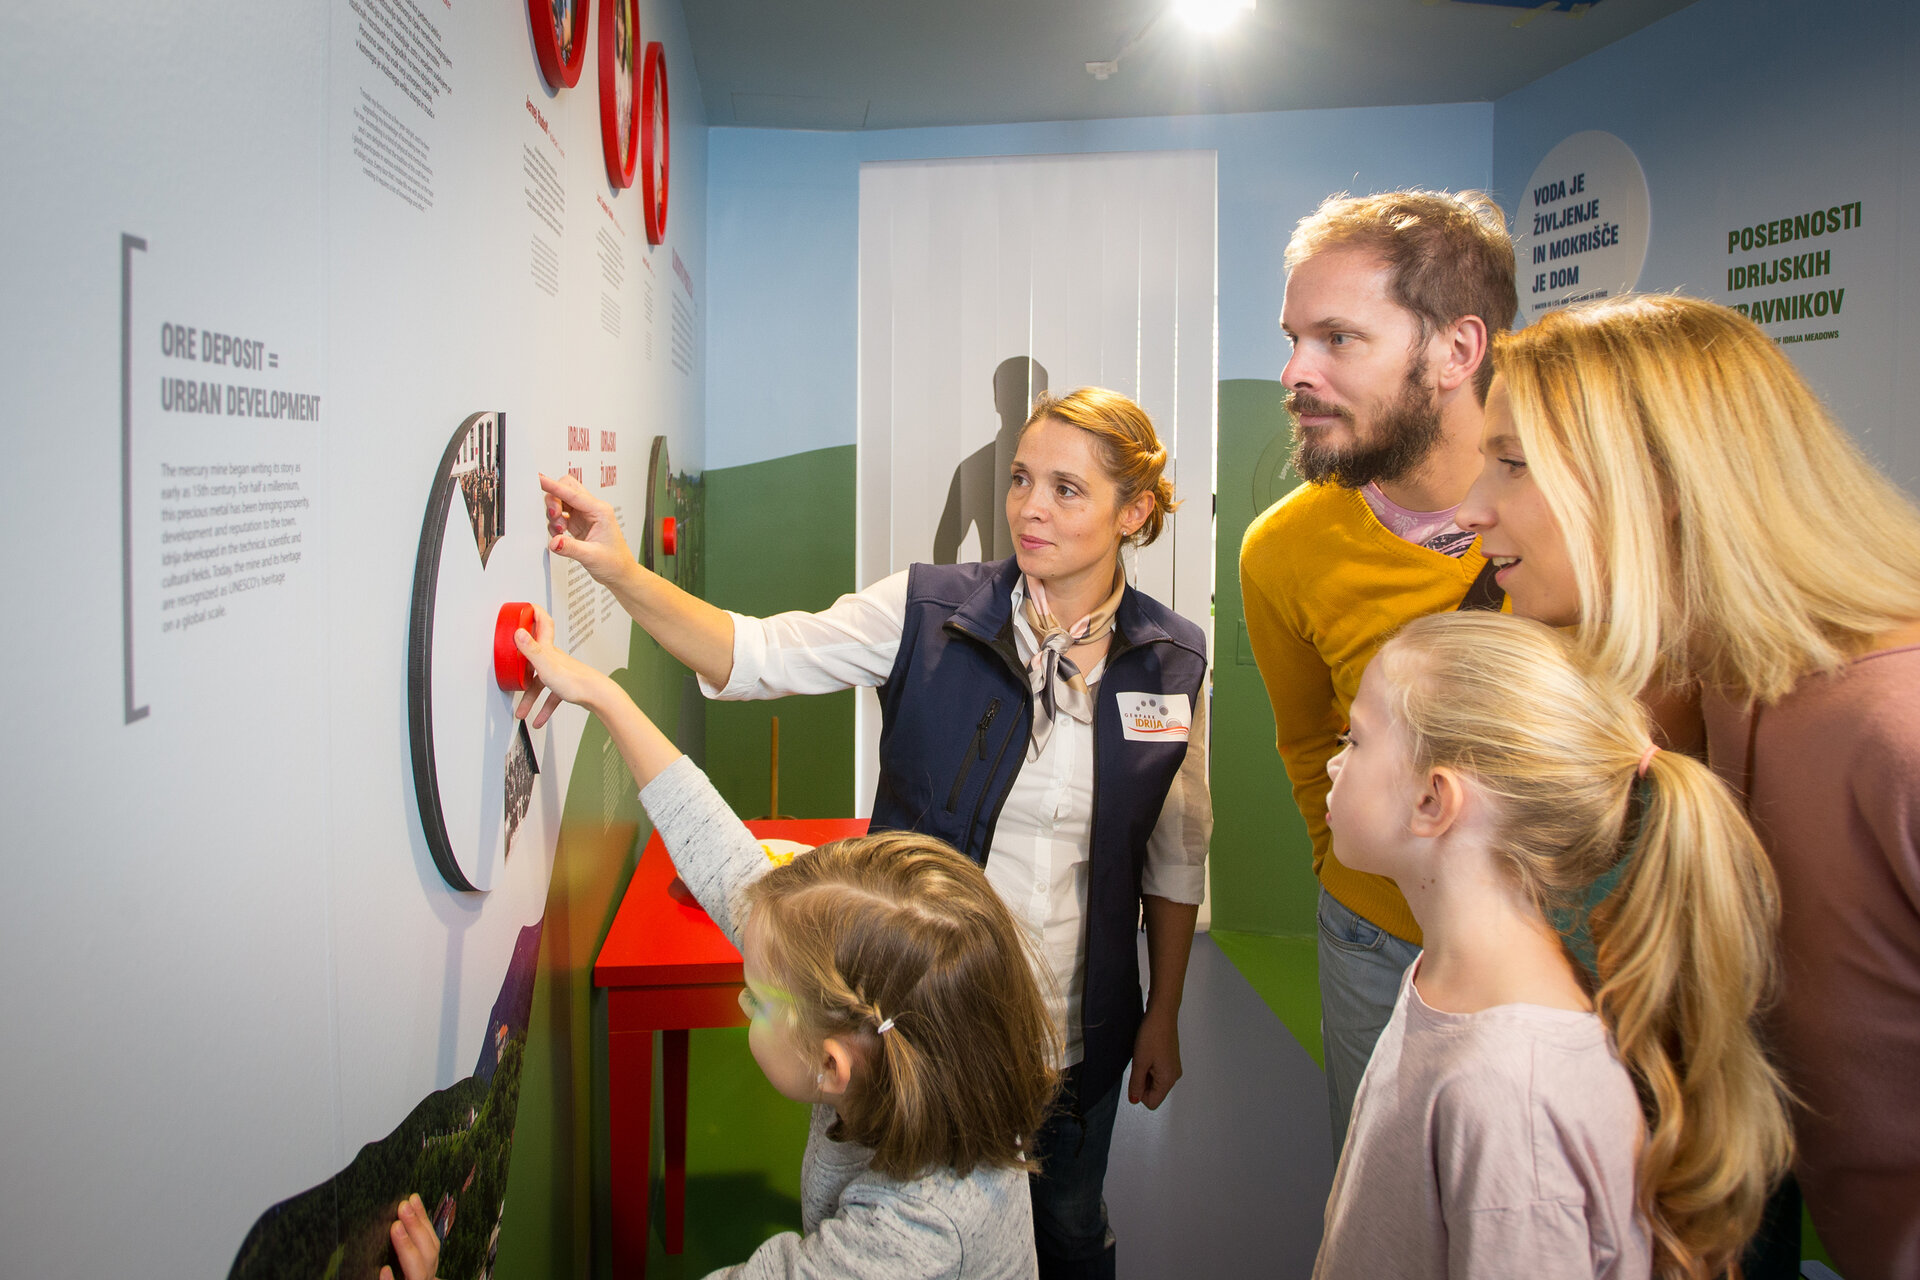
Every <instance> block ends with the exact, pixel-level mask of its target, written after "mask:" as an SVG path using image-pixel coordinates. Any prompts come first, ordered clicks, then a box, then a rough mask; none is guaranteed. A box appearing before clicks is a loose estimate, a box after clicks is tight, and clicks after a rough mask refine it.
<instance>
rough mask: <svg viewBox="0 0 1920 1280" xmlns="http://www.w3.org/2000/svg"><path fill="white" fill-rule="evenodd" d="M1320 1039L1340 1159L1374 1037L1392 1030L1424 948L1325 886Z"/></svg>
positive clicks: (1322, 894) (1321, 915)
mask: <svg viewBox="0 0 1920 1280" xmlns="http://www.w3.org/2000/svg"><path fill="white" fill-rule="evenodd" d="M1318 914H1319V918H1320V930H1319V932H1320V1039H1321V1042H1322V1043H1323V1044H1324V1045H1325V1047H1326V1058H1327V1104H1328V1107H1329V1109H1330V1110H1331V1112H1332V1119H1333V1151H1334V1157H1335V1159H1338V1158H1339V1155H1340V1152H1341V1150H1342V1149H1344V1148H1345V1146H1346V1144H1347V1125H1348V1123H1349V1122H1350V1121H1351V1120H1352V1119H1353V1095H1354V1094H1356V1093H1358V1092H1359V1090H1360V1077H1361V1076H1363V1075H1365V1074H1366V1073H1367V1060H1368V1059H1369V1058H1371V1057H1373V1046H1374V1042H1375V1041H1377V1040H1379V1039H1380V1033H1381V1032H1382V1031H1385V1030H1386V1029H1387V1020H1388V1019H1389V1018H1391V1017H1392V1016H1393V1006H1394V1002H1395V1001H1397V1000H1399V998H1400V979H1401V978H1402V977H1403V976H1405V974H1406V972H1407V966H1408V965H1410V964H1412V963H1413V961H1414V958H1415V957H1417V956H1418V955H1419V954H1420V948H1418V947H1416V946H1414V945H1413V944H1412V943H1411V942H1408V941H1406V940H1404V939H1402V938H1396V937H1394V936H1393V935H1392V934H1390V933H1388V932H1387V931H1386V930H1385V929H1382V928H1380V927H1379V926H1378V925H1374V924H1370V923H1368V922H1367V921H1366V920H1365V919H1364V918H1362V917H1361V916H1360V915H1358V914H1356V913H1355V912H1353V911H1351V910H1349V909H1348V908H1347V907H1346V906H1344V905H1342V904H1341V902H1340V901H1339V899H1337V898H1335V897H1334V896H1333V895H1332V894H1330V893H1328V892H1327V891H1326V890H1325V889H1322V890H1320V910H1319V913H1318Z"/></svg>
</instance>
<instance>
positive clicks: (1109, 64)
mask: <svg viewBox="0 0 1920 1280" xmlns="http://www.w3.org/2000/svg"><path fill="white" fill-rule="evenodd" d="M1253 5H1254V0H1173V2H1172V4H1171V6H1169V7H1170V8H1171V9H1172V11H1173V12H1175V13H1177V14H1179V15H1180V16H1181V17H1182V18H1183V19H1185V20H1186V22H1187V25H1188V26H1190V27H1192V28H1194V29H1195V30H1197V31H1202V32H1205V33H1207V34H1208V35H1215V34H1218V33H1219V32H1222V31H1225V30H1226V29H1227V28H1228V27H1229V26H1231V25H1232V24H1233V20H1234V19H1235V18H1237V17H1239V16H1240V15H1241V14H1243V13H1252V12H1253ZM1166 12H1167V10H1166V9H1155V10H1154V11H1153V15H1152V16H1151V17H1149V18H1148V19H1147V20H1146V22H1144V23H1142V24H1141V26H1140V29H1139V30H1138V31H1136V32H1134V33H1133V37H1132V38H1131V39H1130V40H1128V41H1127V42H1126V43H1125V44H1123V45H1121V46H1120V50H1119V52H1118V53H1115V54H1114V55H1113V56H1112V57H1111V58H1108V59H1107V60H1106V61H1105V62H1089V63H1087V64H1086V67H1087V74H1088V75H1090V76H1092V77H1093V78H1094V79H1095V80H1105V79H1108V78H1109V77H1111V76H1113V75H1114V74H1115V73H1116V72H1118V71H1119V70H1120V59H1122V58H1124V57H1126V56H1127V55H1128V54H1130V53H1132V52H1133V51H1134V50H1135V49H1137V48H1139V47H1140V42H1141V41H1143V40H1145V39H1146V38H1147V35H1148V34H1149V33H1150V32H1151V31H1152V30H1153V29H1154V27H1155V26H1157V25H1158V24H1159V22H1160V18H1161V16H1162V15H1163V14H1165V13H1166Z"/></svg>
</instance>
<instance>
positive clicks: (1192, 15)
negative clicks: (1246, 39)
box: [1173, 0, 1253, 35]
mask: <svg viewBox="0 0 1920 1280" xmlns="http://www.w3.org/2000/svg"><path fill="white" fill-rule="evenodd" d="M1173 10H1174V12H1175V13H1177V14H1179V15H1180V16H1181V17H1182V18H1185V19H1186V21H1187V25H1188V26H1190V27H1192V28H1193V29H1194V30H1196V31H1204V32H1207V33H1208V34H1209V35H1212V34H1217V33H1218V32H1221V31H1225V30H1226V29H1227V28H1228V27H1230V26H1232V25H1233V22H1234V20H1235V19H1236V18H1238V17H1239V16H1240V15H1241V14H1243V13H1252V12H1253V0H1173Z"/></svg>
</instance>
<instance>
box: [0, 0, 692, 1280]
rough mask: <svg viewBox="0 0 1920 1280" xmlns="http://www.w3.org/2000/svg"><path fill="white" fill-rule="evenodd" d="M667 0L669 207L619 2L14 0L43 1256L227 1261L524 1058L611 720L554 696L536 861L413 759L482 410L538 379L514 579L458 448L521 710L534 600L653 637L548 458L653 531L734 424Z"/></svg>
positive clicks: (485, 597)
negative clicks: (566, 73)
mask: <svg viewBox="0 0 1920 1280" xmlns="http://www.w3.org/2000/svg"><path fill="white" fill-rule="evenodd" d="M600 10H601V6H595V11H594V15H593V16H594V19H595V21H594V27H593V30H592V31H591V32H590V33H582V34H583V35H587V36H592V37H597V35H598V26H599V19H600V18H601V12H600ZM640 19H641V27H640V38H641V40H642V41H643V42H644V41H653V40H659V41H662V42H663V45H664V52H665V57H666V61H667V64H668V66H669V67H670V68H671V71H670V84H671V86H672V92H671V117H672V170H671V179H670V182H671V188H670V189H671V192H672V200H671V203H670V205H669V216H668V222H667V228H666V237H665V242H664V243H662V244H660V245H658V246H650V245H649V243H648V239H647V235H646V233H645V231H644V229H643V225H642V217H641V209H640V197H639V194H638V188H637V187H636V188H634V189H633V190H629V191H616V189H615V188H613V187H612V186H610V185H609V182H608V178H607V169H606V164H605V162H604V160H603V155H602V144H601V128H600V106H599V72H598V69H597V67H596V66H595V65H594V64H595V61H596V59H595V58H594V57H593V56H592V54H593V52H594V50H595V48H596V46H595V45H594V43H593V42H592V41H591V40H590V41H589V57H588V58H587V66H586V68H585V70H584V73H583V74H582V75H581V78H580V82H579V84H578V86H577V87H574V88H570V89H564V90H561V91H559V92H557V93H555V92H551V91H549V90H548V89H547V87H546V85H545V82H544V81H543V79H542V77H541V73H540V70H539V67H538V65H537V63H536V60H535V54H534V50H533V47H532V43H531V39H530V28H529V16H528V6H527V5H526V3H525V2H524V0H518V2H516V0H485V2H484V3H473V2H472V0H303V2H302V3H298V4H287V5H271V6H240V7H238V8H236V7H234V6H232V5H225V4H213V3H207V2H205V0H170V2H169V3H168V4H166V5H163V6H140V5H134V6H124V5H115V6H105V5H85V6H52V7H49V6H11V7H9V9H8V11H7V13H6V15H5V16H4V18H0V86H3V87H0V126H3V127H0V148H3V149H4V151H3V155H0V159H3V160H4V169H5V172H6V173H7V183H6V194H5V195H4V196H0V201H4V205H3V206H0V207H3V208H4V213H0V227H4V229H5V233H6V238H7V241H8V243H9V245H10V246H11V252H10V253H9V258H8V269H7V271H6V273H5V280H4V285H0V289H3V290H4V294H0V299H3V300H0V317H3V318H4V326H5V333H6V334H7V338H8V341H9V343H10V345H11V348H12V353H11V354H10V356H9V358H8V361H7V371H8V372H7V377H6V378H5V380H4V389H0V397H4V405H5V410H6V418H7V421H8V424H9V425H8V427H7V429H6V431H5V434H4V436H0V457H3V458H4V464H3V467H0V469H3V470H4V473H5V474H6V475H9V476H12V477H14V481H15V484H16V486H17V487H19V488H20V489H21V490H22V492H21V493H20V494H19V495H18V496H17V497H16V499H15V500H14V501H13V502H11V503H9V504H7V506H6V510H5V513H4V515H0V522H4V523H3V525H0V527H4V530H5V542H6V545H7V546H9V547H10V548H12V551H11V552H10V554H9V555H8V557H7V559H6V566H5V569H4V570H3V571H0V572H4V575H5V583H6V592H7V596H8V598H9V599H11V600H12V601H13V602H14V603H15V606H16V609H17V616H18V618H19V621H20V624H21V626H20V639H21V641H22V644H23V646H24V647H25V648H26V649H27V650H28V651H29V653H30V655H31V656H30V657H26V658H25V660H24V662H23V664H22V667H23V670H24V671H26V672H29V673H30V675H28V676H27V678H26V680H25V681H24V682H23V688H22V690H21V692H22V693H23V694H24V695H25V699H24V703H25V705H23V706H22V708H21V712H22V714H21V722H22V723H21V728H20V730H19V731H18V732H16V734H15V736H14V745H13V746H12V747H10V748H9V749H8V751H7V753H6V761H7V768H6V770H5V777H4V781H3V782H0V797H3V801H0V802H3V803H4V809H5V812H6V814H7V819H6V829H7V833H8V834H7V837H6V854H5V857H4V860H3V861H0V903H4V910H5V913H6V915H5V920H6V923H5V927H4V928H0V965H3V966H4V968H5V969H6V970H7V971H8V972H9V973H10V974H11V975H12V980H11V981H10V982H9V983H8V986H7V994H6V996H4V997H0V1008H3V1009H4V1022H5V1025H6V1027H7V1028H8V1034H7V1035H6V1036H5V1038H4V1045H3V1046H0V1079H4V1081H5V1086H6V1091H7V1103H6V1105H5V1106H4V1107H0V1152H4V1153H5V1155H4V1158H3V1159H0V1240H4V1242H5V1244H4V1255H3V1258H4V1260H3V1262H0V1270H4V1271H5V1272H6V1273H7V1274H9V1275H33V1276H44V1277H54V1276H89V1277H90V1276H99V1275H108V1274H163V1275H216V1274H224V1273H226V1272H227V1270H228V1268H229V1267H230V1266H231V1265H232V1264H233V1262H234V1259H235V1253H236V1250H237V1249H238V1248H239V1246H240V1244H241V1240H242V1237H243V1236H245V1235H246V1233H247V1231H248V1229H249V1227H250V1225H251V1224H253V1223H254V1221H255V1220H256V1218H258V1217H259V1216H260V1215H261V1214H262V1212H263V1211H264V1210H266V1209H267V1208H268V1207H269V1206H270V1205H272V1204H274V1203H275V1202H277V1201H279V1200H281V1199H283V1198H285V1197H288V1196H291V1195H294V1194H295V1193H298V1192H301V1191H303V1190H304V1189H306V1188H309V1187H312V1186H314V1185H315V1184H317V1183H321V1182H323V1181H324V1180H326V1179H328V1178H330V1177H331V1176H333V1175H334V1174H335V1173H337V1172H338V1171H340V1170H341V1169H342V1168H343V1167H344V1166H346V1165H347V1163H348V1161H349V1160H350V1159H352V1157H353V1156H354V1153H355V1152H356V1151H357V1150H359V1148H360V1147H361V1146H362V1144H365V1143H368V1142H371V1141H374V1140H376V1139H379V1138H381V1137H383V1136H385V1135H386V1134H388V1133H389V1132H390V1131H392V1130H393V1129H394V1127H395V1126H396V1124H398V1123H399V1122H400V1121H401V1120H402V1119H403V1118H404V1117H406V1116H407V1115H408V1113H409V1111H410V1109H412V1108H413V1107H414V1106H415V1104H416V1103H419V1102H420V1101H421V1100H422V1098H423V1097H425V1096H426V1095H429V1094H431V1093H433V1092H434V1091H436V1090H440V1089H444V1088H446V1087H447V1086H448V1085H450V1084H452V1083H454V1082H456V1081H459V1080H461V1079H463V1078H465V1077H467V1076H469V1075H470V1074H472V1073H474V1072H475V1063H476V1061H480V1062H482V1063H483V1065H484V1064H486V1063H489V1062H491V1061H492V1059H491V1058H490V1057H489V1055H490V1054H491V1053H492V1052H493V1050H492V1033H493V1032H494V1031H496V1030H497V1028H495V1027H493V1026H491V1025H490V1021H491V1019H490V1011H491V1010H492V1006H493V1005H494V1002H495V1000H496V998H497V997H500V996H501V995H502V986H503V980H504V979H505V977H506V975H507V971H508V966H509V961H510V960H512V959H513V958H514V955H515V948H516V943H517V942H519V941H520V940H521V939H522V935H523V931H524V930H526V929H527V928H528V927H529V926H531V925H535V924H537V923H538V922H539V921H540V920H541V917H542V912H543V909H544V907H545V903H546V900H547V887H548V886H547V878H548V874H549V871H550V868H551V860H552V855H553V849H554V838H555V833H556V830H557V825H558V819H559V812H560V801H561V798H562V792H563V791H564V789H565V786H566V780H567V778H568V776H569V773H570V770H571V766H572V761H573V756H574V752H575V748H576V746H577V744H578V741H579V736H580V732H581V728H582V724H583V719H582V716H581V715H580V714H579V713H577V712H569V713H563V714H562V715H561V716H559V717H556V719H555V721H554V722H553V724H552V725H551V726H550V727H549V728H548V729H547V730H545V731H543V732H541V733H539V734H536V735H534V743H535V748H536V752H537V756H538V762H539V766H540V769H541V771H542V772H541V776H540V777H539V778H538V779H537V780H536V783H537V785H536V786H535V788H534V792H533V795H532V797H531V801H530V805H531V808H530V811H529V813H528V816H527V818H526V819H525V823H524V825H523V826H522V827H521V829H520V832H519V834H518V836H517V837H516V839H515V843H514V845H513V849H512V857H510V858H509V859H508V860H507V862H506V863H505V866H504V868H502V869H501V871H500V874H499V875H498V877H497V878H496V879H495V881H494V885H493V888H492V890H491V891H490V892H488V893H486V894H476V893H460V892H456V891H454V890H453V889H451V888H450V887H449V886H448V884H447V883H446V882H445V881H444V880H443V879H442V877H441V875H440V873H439V871H438V870H436V868H435V865H434V862H433V860H432V858H431V857H430V856H429V852H428V847H427V844H426V841H425V839H424V837H423V834H422V825H421V820H420V817H419V814H418V811H417V808H416V803H415V792H414V785H413V779H412V773H411V766H410V751H409V739H408V733H409V730H408V703H407V673H408V636H409V606H410V601H411V593H412V587H413V575H414V565H415V550H416V544H417V542H418V539H419V536H420V529H421V521H422V517H423V513H424V511H425V508H426V503H427V498H428V494H429V490H430V489H431V488H432V486H433V483H434V479H435V474H436V466H437V464H438V463H439V460H440V458H441V455H442V451H443V450H444V449H446V447H447V445H448V442H449V439H450V437H451V436H452V435H453V433H454V431H455V428H456V427H458V426H459V425H460V423H461V422H462V420H463V419H465V418H466V417H467V416H468V415H470V414H473V413H477V412H483V411H485V412H498V413H500V414H503V415H504V418H505V422H506V424H507V425H506V431H505V434H504V437H503V439H504V443H505V444H506V445H507V453H506V459H505V462H506V470H505V485H506V487H505V491H504V502H505V522H506V532H505V537H504V539H503V541H502V543H501V544H500V545H499V546H497V547H495V548H493V550H492V554H491V557H490V560H489V562H488V565H487V568H486V576H485V580H484V581H481V580H479V579H478V578H477V577H475V575H477V574H478V572H479V565H478V562H477V560H476V559H475V548H474V546H473V543H472V541H471V539H470V538H469V537H468V533H467V530H466V528H465V525H466V515H465V512H464V511H463V510H462V509H461V498H460V496H459V495H458V494H457V493H456V494H455V496H454V508H455V516H454V519H453V525H454V526H455V527H454V528H453V530H452V531H451V532H450V534H449V536H448V540H447V555H448V557H449V560H450V561H451V560H452V559H453V558H455V557H457V556H462V557H464V558H465V560H466V561H468V562H470V572H469V577H470V578H471V579H473V580H472V581H469V582H468V583H467V586H466V588H465V589H466V591H467V595H466V596H465V597H464V598H463V601H464V602H462V600H454V601H452V602H451V603H450V602H449V600H447V599H443V601H442V605H441V609H440V614H439V617H438V619H437V623H436V626H437V629H438V633H439V640H440V646H441V651H442V653H447V652H453V653H455V654H456V655H458V659H457V660H460V661H464V662H466V663H467V664H468V667H467V669H466V672H465V675H464V676H463V678H462V679H463V681H464V683H465V685H466V686H467V687H468V688H469V689H470V690H471V691H472V692H471V696H472V697H475V698H480V699H484V700H486V712H485V718H486V719H488V720H489V721H490V722H492V724H493V726H494V728H495V729H497V728H498V727H499V723H500V718H501V716H502V713H503V708H504V706H505V704H506V695H505V694H501V693H499V692H498V691H497V690H494V689H492V688H491V687H490V686H489V685H488V683H487V679H486V676H487V670H486V663H487V661H488V656H489V653H490V650H489V646H490V644H491V640H492V634H491V633H492V609H493V607H495V606H497V604H498V603H501V602H504V601H506V600H509V599H526V600H532V601H535V602H537V603H540V604H542V605H544V606H546V607H548V608H549V609H551V610H552V611H553V612H554V613H555V614H556V615H558V616H559V618H560V620H561V639H562V642H563V643H565V644H567V645H569V646H570V647H572V648H574V649H575V651H576V652H579V653H580V654H582V656H584V657H586V658H588V659H589V660H590V661H592V662H593V663H594V664H595V665H597V666H600V667H602V668H603V669H606V668H612V667H617V666H620V665H622V664H623V663H624V662H625V660H626V658H627V654H628V628H627V624H626V620H625V618H624V617H622V616H621V615H620V614H619V612H618V610H617V609H610V608H609V601H610V598H609V597H607V596H606V594H605V593H604V592H602V591H599V590H598V589H597V588H592V589H589V588H590V584H583V583H582V582H581V581H580V580H579V578H578V576H577V575H575V576H573V577H570V576H569V574H568V572H567V571H568V569H569V568H570V566H568V565H567V564H566V563H565V562H557V563H556V562H552V561H551V560H550V558H549V557H548V556H547V555H546V553H545V551H544V548H543V546H542V537H543V529H542V518H541V503H540V498H539V494H538V489H537V485H536V481H535V471H536V469H539V470H545V471H547V472H550V473H558V472H561V471H566V470H570V469H571V470H574V471H576V472H577V473H578V474H579V475H580V476H582V477H583V479H584V481H585V483H586V484H587V485H588V486H589V488H590V489H593V490H595V491H598V492H601V493H602V494H603V495H604V496H606V497H607V498H609V499H610V500H612V501H614V502H615V503H616V504H618V505H619V506H620V507H621V508H622V511H623V514H624V515H625V517H626V519H627V522H628V524H629V526H630V527H631V528H632V529H633V534H634V541H635V544H636V546H637V545H638V542H639V527H638V524H639V520H640V518H641V512H642V510H643V508H644V505H645V501H646V491H647V470H648V461H649V445H650V442H651V441H652V439H653V438H654V437H655V436H656V435H663V436H665V437H666V438H667V440H668V442H669V448H670V452H671V457H672V460H673V462H674V463H675V464H676V465H677V466H678V467H679V468H681V469H683V470H698V469H699V467H700V465H701V461H702V454H703V451H704V438H703V397H704V367H703V366H704V360H705V355H704V340H705V315H704V291H705V272H706V246H705V239H706V211H705V208H704V198H705V172H704V170H705V140H706V130H705V127H704V122H703V118H702V113H701V108H700V95H699V89H698V84H697V80H696V78H695V74H694V65H693V58H692V55H691V51H690V48H689V46H688V44H687V40H686V37H685V33H684V29H683V23H682V17H681V13H680V10H679V7H678V5H677V4H675V3H673V2H672V0H655V2H651V3H644V4H642V5H641V6H640ZM642 47H644V46H642ZM123 449H124V453H123ZM123 478H124V492H123ZM463 540H465V541H466V545H465V546H464V547H462V546H460V545H458V544H459V543H460V542H461V541H463ZM483 613H484V615H485V616H484V617H482V616H479V615H481V614H483ZM462 645H470V647H471V651H470V652H468V651H465V650H462V649H461V646H462ZM449 646H451V648H449ZM454 660H456V659H447V661H454ZM447 718H448V720H449V721H451V720H453V719H455V717H453V716H452V715H451V714H449V716H448V717H447ZM469 719H470V720H471V717H469ZM449 733H450V731H449ZM503 740H504V739H503ZM456 754H457V753H456ZM473 767H474V771H473V772H462V771H461V770H459V769H458V768H450V767H449V765H448V764H447V763H446V761H445V759H443V763H442V771H443V772H442V776H441V780H440V782H441V790H442V793H443V796H444V799H445V805H446V808H447V810H448V811H449V813H450V814H452V813H453V812H454V811H455V810H459V811H460V814H461V816H462V818H463V819H464V824H465V827H466V828H469V829H470V828H471V827H472V826H473V819H472V811H473V810H474V807H475V806H484V807H485V812H486V813H488V814H491V815H492V817H491V821H492V822H493V824H494V825H495V826H496V827H497V826H498V821H499V818H498V812H497V810H498V805H499V797H500V779H499V774H500V771H501V761H500V760H499V759H496V758H491V757H488V758H486V759H481V758H479V757H478V755H477V754H476V755H475V764H474V766H473ZM595 772H596V773H597V772H598V770H596V771H595ZM484 821H486V819H485V818H484V817H483V819H482V822H483V824H484ZM450 825H454V826H456V827H458V826H461V825H462V824H461V823H458V822H456V823H452V824H450ZM522 958H523V959H524V958H525V957H524V956H523V957H522ZM487 1070H489V1071H490V1067H488V1068H487Z"/></svg>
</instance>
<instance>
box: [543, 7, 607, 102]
mask: <svg viewBox="0 0 1920 1280" xmlns="http://www.w3.org/2000/svg"><path fill="white" fill-rule="evenodd" d="M592 16H593V0H527V21H528V22H529V23H530V24H531V25H532V27H533V52H534V56H535V57H537V58H538V59H539V60H540V74H541V75H543V76H545V77H546V80H547V84H548V85H550V86H551V87H553V88H555V89H571V88H573V86H575V85H576V84H579V83H580V69H581V68H582V67H584V66H586V65H587V30H588V27H589V25H590V20H591V18H592Z"/></svg>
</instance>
